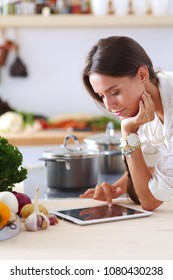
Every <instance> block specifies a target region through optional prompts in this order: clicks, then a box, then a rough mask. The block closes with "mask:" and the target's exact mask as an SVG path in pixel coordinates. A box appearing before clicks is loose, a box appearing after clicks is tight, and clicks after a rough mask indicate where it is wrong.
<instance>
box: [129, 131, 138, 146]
mask: <svg viewBox="0 0 173 280" xmlns="http://www.w3.org/2000/svg"><path fill="white" fill-rule="evenodd" d="M127 141H128V144H129V145H130V146H132V147H136V146H138V145H139V143H140V140H139V136H138V135H137V134H136V133H131V134H129V135H128V138H127Z"/></svg>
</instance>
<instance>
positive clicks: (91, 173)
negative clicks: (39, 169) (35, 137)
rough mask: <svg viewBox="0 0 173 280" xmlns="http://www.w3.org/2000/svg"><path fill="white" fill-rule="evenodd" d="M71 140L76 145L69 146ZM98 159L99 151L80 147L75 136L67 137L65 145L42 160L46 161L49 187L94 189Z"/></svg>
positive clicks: (45, 155)
mask: <svg viewBox="0 0 173 280" xmlns="http://www.w3.org/2000/svg"><path fill="white" fill-rule="evenodd" d="M70 138H71V139H72V140H73V141H74V145H72V144H71V145H70V144H68V140H69V139H70ZM98 157H99V153H98V152H97V151H92V150H89V149H87V148H86V147H85V146H82V145H79V142H78V138H77V137H76V136H75V135H67V136H66V137H65V139H64V144H63V145H61V146H58V147H57V149H55V150H48V151H45V152H44V153H43V157H42V158H40V160H43V161H45V165H46V178H47V186H48V187H49V188H53V189H79V188H88V187H89V188H90V187H94V186H95V185H96V184H97V179H98Z"/></svg>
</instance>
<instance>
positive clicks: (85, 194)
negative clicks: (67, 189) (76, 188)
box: [79, 189, 95, 198]
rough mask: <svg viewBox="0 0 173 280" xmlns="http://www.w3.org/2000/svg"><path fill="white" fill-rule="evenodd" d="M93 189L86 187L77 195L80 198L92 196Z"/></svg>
mask: <svg viewBox="0 0 173 280" xmlns="http://www.w3.org/2000/svg"><path fill="white" fill-rule="evenodd" d="M94 192H95V189H88V190H87V191H86V192H84V193H83V194H81V195H80V196H79V197H81V198H93V196H94Z"/></svg>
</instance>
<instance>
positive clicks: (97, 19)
mask: <svg viewBox="0 0 173 280" xmlns="http://www.w3.org/2000/svg"><path fill="white" fill-rule="evenodd" d="M172 26H173V15H163V16H153V15H144V16H138V15H127V16H116V15H107V16H94V15H91V14H86V15H75V14H74V15H50V16H42V15H32V16H30V15H26V16H23V15H20V16H16V15H9V16H5V15H4V16H3V15H1V16H0V28H10V27H15V28H50V27H51V28H53V27H55V28H74V27H77V28H84V27H97V28H99V27H172Z"/></svg>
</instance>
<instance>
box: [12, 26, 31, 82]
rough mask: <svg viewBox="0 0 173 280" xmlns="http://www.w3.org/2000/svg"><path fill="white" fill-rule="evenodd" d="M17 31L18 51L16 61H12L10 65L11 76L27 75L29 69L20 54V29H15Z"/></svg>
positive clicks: (16, 49) (16, 47)
mask: <svg viewBox="0 0 173 280" xmlns="http://www.w3.org/2000/svg"><path fill="white" fill-rule="evenodd" d="M15 32H16V34H15V35H16V36H15V37H16V40H15V41H16V45H15V51H16V58H15V60H14V62H13V63H12V65H11V67H10V76H12V77H27V76H28V71H27V68H26V66H25V64H24V63H23V61H22V59H21V58H20V55H19V44H18V30H15Z"/></svg>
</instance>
